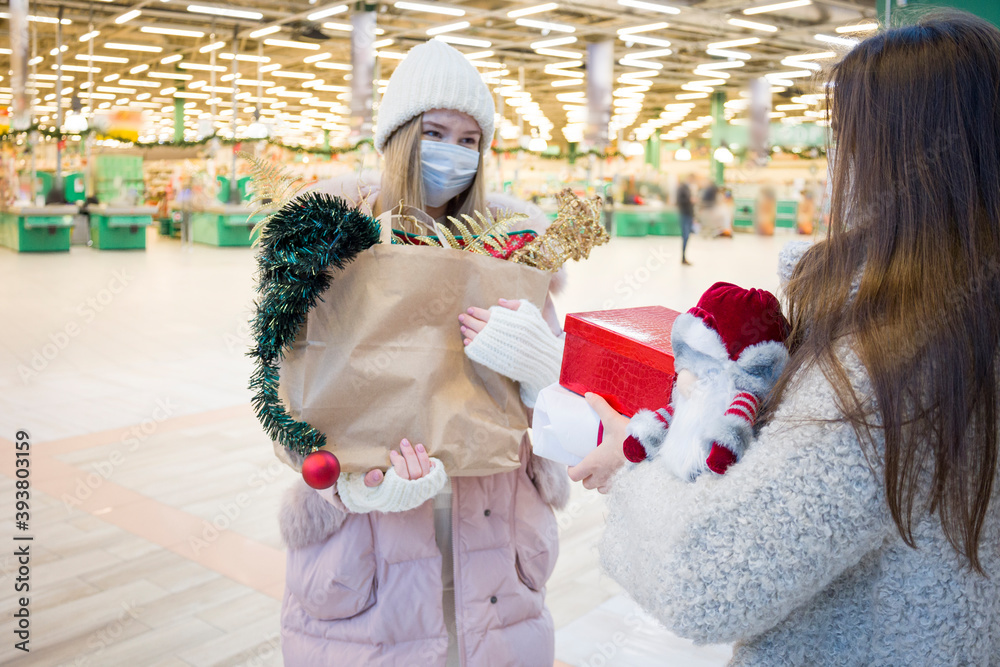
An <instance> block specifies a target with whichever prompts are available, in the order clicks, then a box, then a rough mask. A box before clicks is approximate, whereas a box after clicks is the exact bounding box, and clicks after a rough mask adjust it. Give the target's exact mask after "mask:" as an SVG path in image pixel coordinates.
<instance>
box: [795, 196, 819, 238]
mask: <svg viewBox="0 0 1000 667" xmlns="http://www.w3.org/2000/svg"><path fill="white" fill-rule="evenodd" d="M816 215H817V211H816V195H815V194H813V191H812V190H803V191H802V201H800V202H799V207H798V211H797V212H796V220H795V231H797V232H798V233H799V234H812V233H813V229H814V226H815V222H816Z"/></svg>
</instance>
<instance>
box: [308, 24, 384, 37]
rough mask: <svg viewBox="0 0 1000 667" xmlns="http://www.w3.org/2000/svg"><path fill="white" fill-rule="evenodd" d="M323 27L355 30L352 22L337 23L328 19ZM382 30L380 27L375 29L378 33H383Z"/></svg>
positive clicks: (347, 30) (348, 30)
mask: <svg viewBox="0 0 1000 667" xmlns="http://www.w3.org/2000/svg"><path fill="white" fill-rule="evenodd" d="M323 27H324V28H326V29H327V30H342V31H344V32H351V31H352V30H354V26H352V25H351V24H350V23H336V22H334V21H328V22H327V23H324V24H323ZM382 32H384V31H379V29H378V28H376V29H375V34H376V35H381V34H382Z"/></svg>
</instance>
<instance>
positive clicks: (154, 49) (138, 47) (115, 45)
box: [101, 42, 163, 53]
mask: <svg viewBox="0 0 1000 667" xmlns="http://www.w3.org/2000/svg"><path fill="white" fill-rule="evenodd" d="M101 46H103V47H104V48H106V49H116V50H118V51H142V52H143V53H159V52H160V51H162V50H163V47H162V46H147V45H146V44H121V43H119V42H105V43H104V44H101Z"/></svg>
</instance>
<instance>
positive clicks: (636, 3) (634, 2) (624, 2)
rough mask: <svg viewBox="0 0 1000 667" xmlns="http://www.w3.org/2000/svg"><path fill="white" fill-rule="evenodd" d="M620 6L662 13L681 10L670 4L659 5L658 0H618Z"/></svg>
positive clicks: (674, 12)
mask: <svg viewBox="0 0 1000 667" xmlns="http://www.w3.org/2000/svg"><path fill="white" fill-rule="evenodd" d="M618 4H619V5H621V6H622V7H632V8H633V9H648V10H649V11H652V12H662V13H664V14H680V13H681V10H679V9H677V8H676V7H671V6H670V5H661V4H660V3H658V2H646V0H618Z"/></svg>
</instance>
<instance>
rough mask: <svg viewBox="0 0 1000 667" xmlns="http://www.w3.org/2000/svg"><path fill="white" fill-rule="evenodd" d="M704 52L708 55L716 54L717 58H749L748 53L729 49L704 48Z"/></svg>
mask: <svg viewBox="0 0 1000 667" xmlns="http://www.w3.org/2000/svg"><path fill="white" fill-rule="evenodd" d="M705 53H707V54H708V55H710V56H718V57H719V58H739V59H741V60H750V54H749V53H746V52H745V51H731V50H728V49H705Z"/></svg>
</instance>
